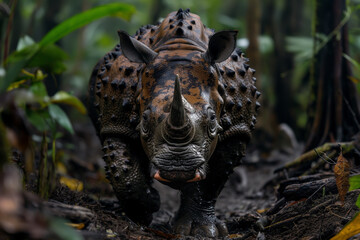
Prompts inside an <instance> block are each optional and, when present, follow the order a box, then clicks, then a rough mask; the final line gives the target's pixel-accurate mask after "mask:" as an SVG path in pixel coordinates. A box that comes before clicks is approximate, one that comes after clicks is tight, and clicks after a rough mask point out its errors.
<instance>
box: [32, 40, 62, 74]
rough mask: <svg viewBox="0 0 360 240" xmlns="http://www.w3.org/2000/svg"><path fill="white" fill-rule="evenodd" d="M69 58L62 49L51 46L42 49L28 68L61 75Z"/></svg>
mask: <svg viewBox="0 0 360 240" xmlns="http://www.w3.org/2000/svg"><path fill="white" fill-rule="evenodd" d="M67 58H68V55H67V54H66V53H65V52H64V51H63V50H62V49H61V48H60V47H58V46H56V45H54V44H49V45H46V46H44V47H43V48H40V50H39V51H38V52H37V53H36V54H35V55H34V56H33V57H32V58H31V60H30V61H29V63H28V64H27V67H36V68H42V69H44V70H46V71H48V72H51V73H56V74H60V73H62V72H63V71H65V69H66V67H65V64H64V60H66V59H67Z"/></svg>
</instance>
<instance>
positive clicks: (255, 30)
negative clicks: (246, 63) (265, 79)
mask: <svg viewBox="0 0 360 240" xmlns="http://www.w3.org/2000/svg"><path fill="white" fill-rule="evenodd" d="M246 18H247V19H246V28H247V29H246V31H247V38H248V39H249V47H248V49H247V50H246V56H247V57H248V58H249V59H250V63H251V67H252V68H254V69H255V70H256V71H257V72H260V49H259V36H260V20H261V7H260V0H248V11H247V16H246ZM256 84H257V87H258V88H260V89H261V83H260V81H259V76H257V82H256Z"/></svg>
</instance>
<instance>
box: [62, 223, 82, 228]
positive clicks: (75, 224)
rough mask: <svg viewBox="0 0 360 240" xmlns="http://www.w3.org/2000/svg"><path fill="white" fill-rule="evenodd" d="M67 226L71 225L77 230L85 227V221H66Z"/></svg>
mask: <svg viewBox="0 0 360 240" xmlns="http://www.w3.org/2000/svg"><path fill="white" fill-rule="evenodd" d="M66 224H67V225H68V226H70V227H73V228H75V229H77V230H81V229H83V228H84V227H85V223H66Z"/></svg>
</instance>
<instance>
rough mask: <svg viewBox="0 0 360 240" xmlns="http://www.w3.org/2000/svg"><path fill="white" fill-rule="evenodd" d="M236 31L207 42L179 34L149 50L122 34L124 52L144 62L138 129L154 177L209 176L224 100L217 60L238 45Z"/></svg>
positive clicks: (166, 179)
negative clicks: (219, 90) (195, 41)
mask: <svg viewBox="0 0 360 240" xmlns="http://www.w3.org/2000/svg"><path fill="white" fill-rule="evenodd" d="M236 33H237V32H235V31H223V32H218V33H215V34H214V35H212V37H211V38H210V39H207V37H206V40H207V46H204V47H199V46H196V44H194V42H192V41H187V40H186V39H185V40H184V39H183V38H175V39H172V40H171V41H168V42H166V43H162V44H161V47H159V48H156V47H153V48H150V47H148V46H146V45H145V44H143V43H142V42H140V41H138V40H136V39H134V38H132V37H130V36H129V35H128V34H127V33H125V32H122V31H121V32H119V36H120V43H121V48H122V52H123V54H124V56H125V57H126V58H128V60H130V61H131V62H137V63H143V67H142V68H141V71H140V73H139V84H138V92H137V94H138V95H137V104H138V109H139V116H141V117H140V118H141V120H140V124H139V126H138V130H139V132H140V138H141V142H142V146H143V149H144V151H145V153H146V155H147V156H148V158H149V160H150V162H151V163H150V166H151V171H150V173H151V177H153V178H155V179H157V180H159V181H162V182H172V183H180V184H183V183H186V182H194V181H200V180H203V179H205V178H206V175H207V171H208V162H209V159H210V157H211V155H212V153H213V152H214V150H215V148H216V144H217V141H218V133H219V132H221V131H222V127H221V126H220V124H219V119H220V115H221V111H222V108H223V103H224V100H223V99H222V97H221V95H220V94H219V92H218V85H219V78H221V74H220V71H219V69H218V64H221V62H223V61H225V60H226V59H227V58H228V57H229V56H230V55H231V53H232V52H233V51H234V48H235V45H236Z"/></svg>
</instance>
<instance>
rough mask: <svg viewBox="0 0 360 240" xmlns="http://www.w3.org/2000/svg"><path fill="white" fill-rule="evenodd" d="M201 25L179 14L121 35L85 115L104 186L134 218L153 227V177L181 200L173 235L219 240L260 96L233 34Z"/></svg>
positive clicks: (95, 81) (97, 72)
mask: <svg viewBox="0 0 360 240" xmlns="http://www.w3.org/2000/svg"><path fill="white" fill-rule="evenodd" d="M169 22H171V23H173V24H174V25H173V26H177V27H170V28H168V23H169ZM199 22H200V19H199V17H198V16H197V15H194V14H190V13H189V11H182V10H181V9H180V10H179V11H178V12H177V13H176V12H173V13H170V14H169V15H168V17H167V18H165V20H164V21H163V22H162V23H161V24H160V25H158V26H148V27H147V28H146V29H145V28H143V29H141V30H140V32H139V33H137V35H136V36H135V38H133V37H130V36H129V35H128V34H127V33H125V32H119V36H120V45H117V46H116V47H115V49H114V50H113V51H111V52H110V53H108V54H107V55H105V57H104V59H102V60H100V61H99V63H98V64H97V65H96V66H95V68H94V70H93V73H92V76H91V79H90V85H89V100H90V105H89V113H90V117H91V119H92V121H93V123H94V125H95V127H96V129H97V132H98V134H99V136H100V139H101V141H102V144H103V151H104V160H105V162H106V172H107V178H108V179H109V180H110V182H111V184H112V186H113V188H114V191H115V193H116V195H117V197H118V199H119V202H120V204H121V207H122V209H123V211H124V212H126V214H127V215H128V216H129V217H130V218H131V219H133V220H134V221H136V222H139V223H142V224H149V223H150V222H151V219H152V213H153V212H155V211H157V210H158V209H159V202H160V201H159V195H158V193H157V191H156V190H155V189H154V188H152V187H151V183H152V181H153V179H156V180H158V181H160V182H162V183H164V184H167V185H169V186H170V187H172V188H175V189H178V190H179V191H180V192H181V206H180V209H179V210H178V212H177V215H176V218H175V219H174V221H173V229H174V232H175V233H178V234H182V235H201V236H206V237H218V236H225V235H227V229H226V226H225V224H224V223H222V222H220V221H218V220H217V218H216V216H215V211H214V206H215V203H216V199H217V197H218V195H219V193H220V191H221V190H222V188H223V186H224V184H225V182H226V181H227V179H228V176H229V174H230V173H231V172H232V171H233V168H234V167H235V166H237V165H239V164H240V160H241V157H242V156H244V151H245V146H246V144H247V142H248V141H249V139H250V132H251V130H252V129H253V128H254V125H255V122H256V117H255V116H256V112H257V110H258V108H259V106H260V104H259V103H258V102H257V99H258V98H259V96H260V93H259V92H258V91H257V90H256V87H255V86H254V81H255V78H254V77H253V74H254V70H253V69H251V68H249V66H248V65H247V64H246V62H247V59H246V58H244V57H243V54H242V53H241V51H240V50H239V49H236V48H235V43H236V32H234V31H223V32H218V33H214V32H213V31H212V30H210V29H207V28H205V27H204V26H203V25H202V24H198V23H199ZM200 23H201V22H200ZM186 26H188V27H187V28H185V27H186ZM189 26H194V27H192V28H190V27H189ZM179 29H180V30H179ZM199 34H200V35H199ZM136 38H137V39H138V40H137V39H136ZM150 38H152V39H153V40H151V41H149V40H150ZM149 42H150V43H149Z"/></svg>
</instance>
